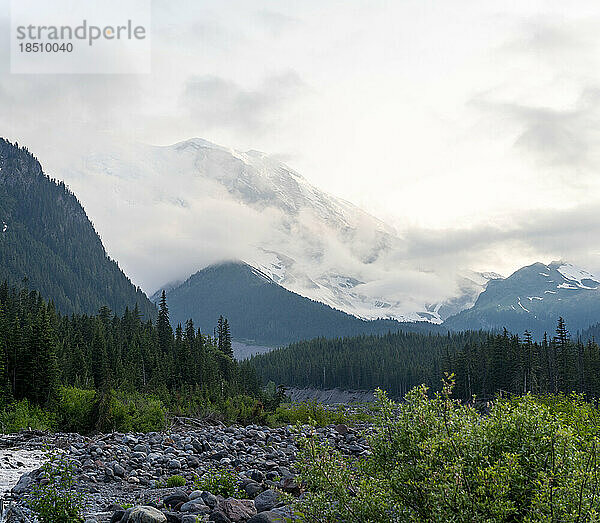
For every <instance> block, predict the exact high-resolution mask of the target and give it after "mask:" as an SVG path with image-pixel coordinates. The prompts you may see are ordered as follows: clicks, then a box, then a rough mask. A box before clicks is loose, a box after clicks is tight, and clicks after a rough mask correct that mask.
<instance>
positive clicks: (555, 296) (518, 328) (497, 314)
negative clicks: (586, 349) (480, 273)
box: [444, 261, 600, 338]
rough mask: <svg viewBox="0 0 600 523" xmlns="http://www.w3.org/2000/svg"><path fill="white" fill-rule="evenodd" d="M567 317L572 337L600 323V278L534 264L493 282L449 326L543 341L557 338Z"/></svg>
mask: <svg viewBox="0 0 600 523" xmlns="http://www.w3.org/2000/svg"><path fill="white" fill-rule="evenodd" d="M559 316H562V317H563V318H564V319H565V321H566V324H567V328H569V329H570V331H571V332H572V333H576V332H577V331H578V330H582V329H586V328H588V327H589V326H590V325H592V324H594V323H597V322H598V321H600V278H598V277H596V276H594V275H592V274H590V273H589V272H588V271H586V270H583V269H580V268H578V267H576V266H574V265H572V264H570V263H566V262H562V261H555V262H552V263H550V264H549V265H545V264H543V263H534V264H533V265H529V266H527V267H523V268H521V269H519V270H518V271H516V272H515V273H514V274H512V275H511V276H509V277H508V278H506V279H503V280H492V281H490V282H489V283H488V285H487V287H486V290H485V291H484V292H482V293H481V294H480V295H479V297H478V299H477V301H476V302H475V305H474V306H473V307H472V308H470V309H468V310H464V311H462V312H460V313H459V314H457V315H455V316H452V317H450V318H448V320H447V321H446V322H445V323H444V326H447V327H449V328H452V329H455V330H462V329H490V328H496V329H502V328H506V329H508V330H509V331H511V332H514V333H517V334H523V332H524V331H525V330H529V331H530V332H532V333H533V334H534V336H536V337H537V338H540V337H541V336H542V335H543V334H544V332H547V333H548V334H549V335H550V336H552V335H553V333H554V330H555V328H556V322H557V320H558V318H559Z"/></svg>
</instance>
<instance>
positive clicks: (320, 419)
mask: <svg viewBox="0 0 600 523" xmlns="http://www.w3.org/2000/svg"><path fill="white" fill-rule="evenodd" d="M371 419H372V416H371V415H369V414H367V412H365V411H363V410H360V409H358V410H356V411H354V412H351V411H349V410H348V408H347V407H346V406H344V405H339V406H338V407H337V408H335V409H333V408H331V407H329V408H327V407H325V406H324V405H323V404H322V403H319V402H317V401H316V400H308V401H303V402H299V403H292V404H287V405H281V406H280V407H277V410H276V411H275V413H274V414H273V415H271V416H268V418H267V422H268V423H269V425H271V426H278V425H296V424H298V423H299V424H301V425H307V424H312V425H316V426H317V427H325V426H327V425H333V424H338V423H346V424H354V423H356V422H360V421H368V420H371Z"/></svg>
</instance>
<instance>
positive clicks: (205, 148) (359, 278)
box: [61, 138, 493, 323]
mask: <svg viewBox="0 0 600 523" xmlns="http://www.w3.org/2000/svg"><path fill="white" fill-rule="evenodd" d="M61 171H62V172H63V173H64V175H65V179H68V180H69V181H70V184H71V186H73V187H74V188H75V190H76V191H77V193H78V194H81V197H82V198H83V200H84V201H85V202H86V205H88V206H89V208H90V212H91V213H92V215H93V216H94V217H95V221H96V223H97V224H98V227H99V229H100V232H101V233H102V236H103V238H104V239H105V241H106V242H107V245H108V246H109V248H110V249H111V251H114V252H116V253H118V254H119V259H120V260H121V263H122V266H123V267H124V268H125V270H126V271H127V273H128V274H130V275H131V276H132V278H133V279H134V281H136V282H137V283H139V284H141V285H142V286H143V287H144V288H145V289H147V290H149V291H150V292H154V291H156V290H157V289H161V288H163V287H164V286H165V285H166V284H170V282H180V281H183V280H184V279H186V278H188V277H189V275H190V274H194V273H195V272H197V271H198V270H200V269H202V268H204V267H207V266H209V265H212V264H214V263H218V262H221V261H223V260H243V261H244V262H246V263H248V264H249V265H252V266H253V267H256V268H257V269H259V270H260V271H262V272H264V273H265V274H267V275H268V276H269V277H271V278H272V279H273V280H274V281H275V282H277V283H278V284H280V285H281V286H283V287H285V288H286V289H288V290H291V291H293V292H295V293H297V294H300V295H301V296H305V297H308V298H310V299H312V300H316V301H320V302H322V303H325V304H327V305H330V306H331V307H333V308H336V309H339V310H342V311H344V312H347V313H349V314H353V315H355V316H358V317H360V318H365V319H376V318H391V319H398V320H400V321H421V320H427V321H431V322H434V323H441V322H442V321H443V320H444V319H445V318H446V317H448V316H449V315H451V314H454V313H456V312H458V311H459V310H461V309H462V308H466V307H468V306H470V305H471V304H473V303H474V302H475V299H476V298H477V296H478V294H479V293H480V292H481V291H482V290H483V288H484V286H485V283H486V282H487V280H488V279H489V277H486V275H485V274H481V273H474V272H471V271H462V272H460V271H459V274H458V275H457V274H456V271H454V269H452V268H444V271H442V272H435V271H432V270H430V269H418V268H415V267H414V263H413V262H412V261H410V260H408V259H407V256H406V248H407V247H406V243H405V242H404V240H403V239H402V238H401V237H400V236H398V234H397V233H396V231H395V230H394V229H393V228H392V227H390V226H388V225H386V224H385V223H384V222H382V221H381V220H379V219H377V218H375V217H373V216H371V215H370V214H368V213H366V212H364V211H363V210H361V209H359V208H358V207H356V206H355V205H353V204H351V203H349V202H347V201H344V200H342V199H340V198H336V197H335V196H332V195H330V194H327V193H325V192H323V191H321V190H319V189H318V188H317V187H315V186H313V185H312V184H310V183H309V182H308V181H307V180H306V179H305V178H303V177H302V176H301V175H300V174H299V173H297V172H295V171H294V170H293V169H291V168H289V167H288V166H287V165H285V164H284V163H282V162H281V161H279V160H277V159H276V158H273V157H271V156H268V155H266V154H264V153H261V152H257V151H247V152H241V151H236V150H233V149H228V148H225V147H221V146H218V145H215V144H213V143H211V142H208V141H206V140H202V139H199V138H195V139H191V140H187V141H183V142H180V143H177V144H174V145H171V146H151V145H141V144H138V145H135V146H133V147H132V146H130V145H128V146H127V147H125V146H124V145H123V146H118V145H117V146H114V145H113V146H110V147H109V146H104V145H103V146H102V147H100V150H99V152H95V153H93V154H88V155H86V156H85V157H83V158H80V159H79V160H70V161H68V162H66V163H65V165H64V166H63V167H62V169H61ZM99 195H106V196H105V197H103V198H101V197H100V196H99ZM107 199H110V201H111V202H112V203H111V205H110V206H107V205H105V201H107ZM488 276H489V275H488ZM492 277H493V276H492Z"/></svg>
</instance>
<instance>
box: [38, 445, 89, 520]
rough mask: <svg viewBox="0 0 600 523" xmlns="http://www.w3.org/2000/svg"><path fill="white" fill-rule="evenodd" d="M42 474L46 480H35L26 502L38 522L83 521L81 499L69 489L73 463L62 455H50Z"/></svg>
mask: <svg viewBox="0 0 600 523" xmlns="http://www.w3.org/2000/svg"><path fill="white" fill-rule="evenodd" d="M42 475H43V479H45V480H46V481H42V482H39V483H36V485H35V486H34V488H33V492H32V495H31V499H30V501H29V505H30V506H31V508H32V509H33V511H34V512H35V513H36V515H37V518H38V520H39V521H40V523H76V522H78V521H83V518H82V517H81V509H82V504H81V502H82V500H81V497H80V495H79V494H78V493H77V492H76V491H75V489H74V488H73V486H74V477H73V465H72V464H71V463H70V462H69V461H68V460H67V459H66V458H65V457H64V456H61V455H58V454H50V456H49V459H48V461H47V462H46V463H45V464H44V465H43V466H42Z"/></svg>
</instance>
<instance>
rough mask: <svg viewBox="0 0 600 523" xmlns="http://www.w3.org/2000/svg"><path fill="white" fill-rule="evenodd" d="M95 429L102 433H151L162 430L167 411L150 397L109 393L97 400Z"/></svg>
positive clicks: (156, 400)
mask: <svg viewBox="0 0 600 523" xmlns="http://www.w3.org/2000/svg"><path fill="white" fill-rule="evenodd" d="M97 409H98V421H97V423H96V428H97V429H98V430H100V431H102V432H110V431H120V432H132V431H133V432H152V431H159V430H163V429H164V428H165V426H166V424H167V410H166V409H165V407H164V405H163V404H162V402H161V401H160V400H159V399H158V398H155V397H154V396H150V395H142V394H125V393H121V392H115V391H109V392H106V393H104V394H102V395H100V398H99V400H98V405H97Z"/></svg>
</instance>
